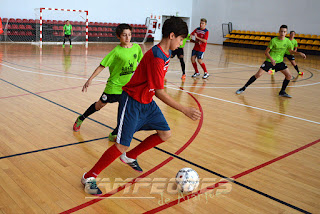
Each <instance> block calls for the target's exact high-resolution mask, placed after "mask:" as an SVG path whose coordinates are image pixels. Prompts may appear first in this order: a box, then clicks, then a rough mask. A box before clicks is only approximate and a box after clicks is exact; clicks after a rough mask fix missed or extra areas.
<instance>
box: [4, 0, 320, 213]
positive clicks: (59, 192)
mask: <svg viewBox="0 0 320 214" xmlns="http://www.w3.org/2000/svg"><path fill="white" fill-rule="evenodd" d="M19 2H20V3H21V5H22V2H23V1H22V0H18V3H19ZM311 2H312V3H311ZM11 4H12V2H11V3H10V2H9V1H6V0H5V1H4V3H3V5H4V6H5V7H4V8H7V9H4V8H0V18H1V20H2V22H1V23H2V31H3V32H2V34H0V88H1V89H0V106H1V111H0V115H1V123H0V148H1V150H0V153H1V157H0V172H1V173H0V195H1V200H0V213H3V214H5V213H10V214H11V213H14V214H15V213H28V214H29V213H219V214H220V213H223V214H224V213H320V211H319V210H320V205H319V202H320V167H319V166H320V158H319V153H320V99H319V97H320V43H319V42H320V31H319V29H320V25H319V23H318V22H317V21H316V20H319V19H320V16H319V13H318V8H319V7H320V4H319V2H318V1H317V0H312V1H308V2H305V1H298V0H294V1H289V0H284V1H281V2H278V1H275V0H272V1H268V2H265V1H249V0H243V1H233V0H228V1H222V0H218V1H210V0H187V1H185V0H184V1H182V0H178V1H174V2H173V1H169V0H164V1H163V3H162V4H161V5H159V4H158V3H157V4H156V3H152V2H151V3H150V1H147V0H139V1H137V2H136V3H135V6H132V3H131V1H128V0H125V1H123V2H121V7H123V8H121V7H120V5H119V4H120V2H110V3H107V2H105V1H97V3H94V4H92V5H90V4H88V3H87V2H85V1H77V3H75V2H64V1H61V0H58V1H55V3H44V2H40V1H38V0H32V1H30V5H28V6H26V7H25V8H22V6H20V7H21V8H18V9H15V8H14V5H11ZM23 4H25V3H23ZM28 4H29V3H28ZM107 4H110V8H108V9H105V6H104V5H107ZM269 4H271V5H275V6H272V7H273V9H270V10H268V11H269V12H268V15H269V16H270V17H269V19H270V21H266V20H265V19H268V15H266V14H264V13H265V12H262V11H266V8H267V7H269ZM168 5H169V6H168ZM41 7H43V8H42V9H41ZM54 8H60V9H59V10H58V9H57V10H55V9H54ZM63 8H64V9H63ZM103 8H104V9H103ZM209 8H212V10H210V9H209ZM299 8H303V10H304V11H305V12H304V13H303V14H302V13H301V12H299ZM67 9H74V10H77V11H70V10H67ZM104 10H105V11H104ZM259 11H260V12H259ZM283 11H284V12H283ZM290 11H291V12H292V13H291V12H290ZM119 13H122V14H121V15H119ZM172 15H174V16H178V17H182V19H183V21H185V22H186V23H187V25H188V30H189V33H192V31H193V30H194V29H196V28H198V27H199V23H200V19H201V18H206V20H207V24H206V29H207V30H208V31H209V37H208V39H207V46H206V50H205V53H204V55H203V58H202V60H203V62H204V63H205V65H206V69H207V71H208V73H209V74H210V76H209V77H208V78H206V79H203V78H202V77H203V75H204V71H203V69H202V67H201V66H200V65H199V63H198V62H197V63H198V69H199V72H200V76H197V77H191V76H192V75H193V74H194V73H195V70H194V67H193V65H192V63H191V55H192V50H193V48H194V43H192V42H189V41H187V42H186V44H185V46H184V48H183V50H184V54H183V55H184V62H185V72H186V78H185V79H181V76H182V72H181V64H180V60H179V59H178V58H177V56H175V57H174V58H171V59H170V64H169V68H168V71H167V73H166V75H165V79H166V81H165V83H164V91H165V92H166V93H167V94H168V95H169V96H171V97H172V98H173V99H174V100H175V101H176V102H178V103H180V104H182V105H183V106H191V107H194V108H196V109H197V110H198V111H200V113H201V117H200V119H199V120H195V121H193V120H191V119H190V118H188V117H186V116H185V115H184V114H183V113H181V112H179V111H177V110H175V109H173V108H172V107H170V106H168V105H166V104H165V103H164V102H162V101H161V100H160V99H158V98H157V97H156V96H154V97H153V99H154V101H155V102H156V103H157V105H158V106H159V107H160V109H161V111H162V113H163V115H164V117H165V118H166V120H167V122H168V124H169V126H170V129H171V138H170V139H169V140H167V141H166V142H164V143H162V144H159V145H157V146H156V147H154V148H151V149H150V150H148V151H146V152H144V153H142V154H141V155H140V156H139V157H138V160H139V164H140V167H141V168H142V169H143V172H142V173H139V172H137V171H134V170H133V169H131V168H130V167H129V166H128V165H127V164H124V163H122V162H121V161H120V160H119V158H117V159H116V160H115V161H114V162H112V163H111V164H110V165H109V166H108V167H107V168H106V169H104V170H103V171H102V172H101V173H100V174H99V175H98V177H97V178H96V181H97V183H96V184H97V186H98V187H99V188H100V189H101V191H102V194H100V195H91V194H88V193H86V192H85V191H84V186H83V185H82V184H81V178H82V176H83V174H84V173H85V172H88V171H89V170H90V169H91V167H93V166H94V165H95V164H96V162H97V161H98V160H99V158H100V157H101V156H102V154H103V153H104V152H105V151H106V150H107V149H108V148H110V147H112V146H114V144H115V143H114V142H111V141H110V139H109V133H110V132H112V131H113V129H114V128H115V127H116V126H117V115H118V103H108V104H107V105H106V106H105V107H103V108H102V109H101V110H100V111H97V112H95V113H94V114H92V115H90V116H89V117H87V118H86V120H85V122H84V123H83V124H82V125H81V129H80V131H74V130H73V125H74V123H75V120H76V119H77V117H78V116H79V115H81V114H83V113H84V111H85V110H86V109H87V108H88V107H89V106H90V105H91V104H92V103H94V102H96V101H97V100H99V98H100V96H101V94H102V92H103V91H104V89H105V87H106V82H107V80H108V78H109V76H110V73H109V69H108V68H105V69H104V70H103V71H102V72H101V73H100V74H99V75H98V76H96V77H95V78H94V79H93V81H92V83H91V85H90V86H89V87H88V88H87V92H82V88H83V85H84V84H85V83H86V81H87V80H88V78H89V77H90V76H91V74H92V73H93V72H94V71H95V69H96V68H97V66H99V65H100V63H101V61H102V59H104V57H105V56H106V55H108V54H109V53H110V52H111V51H112V50H113V49H114V48H116V46H117V45H118V44H120V43H119V39H117V37H116V34H115V29H116V27H117V26H118V25H119V24H120V23H128V24H130V25H131V26H132V27H133V28H132V37H131V43H137V44H139V46H140V47H141V50H142V52H143V54H145V53H146V52H147V51H148V50H149V49H151V48H152V47H153V46H154V45H157V44H158V43H159V42H160V40H161V39H162V36H161V28H162V26H163V24H164V22H165V20H167V19H169V18H170V17H171V16H172ZM39 20H41V21H39ZM66 20H70V23H71V25H72V26H73V27H72V28H73V32H72V34H71V42H72V46H70V44H69V40H66V41H65V46H62V45H63V39H64V38H67V37H65V33H66V31H67V30H65V28H64V25H65V21H66ZM306 22H308V23H307V24H306ZM283 24H285V25H288V32H287V33H288V36H289V33H290V31H292V30H294V31H295V33H296V34H295V39H296V40H298V47H297V48H298V51H299V52H303V53H305V54H306V56H307V57H306V59H303V58H302V57H300V56H299V55H298V54H296V55H295V62H296V64H297V65H298V66H299V70H300V72H302V73H303V75H301V74H300V75H299V74H298V72H297V71H296V69H295V67H294V66H293V65H292V64H291V63H290V61H289V60H288V59H287V58H286V57H284V62H285V64H286V65H287V67H288V68H289V71H290V73H291V74H292V77H291V79H290V83H289V85H288V87H287V89H286V92H287V93H288V94H290V95H291V96H292V98H288V97H281V96H279V95H278V93H279V91H280V89H281V87H282V84H283V80H284V75H283V74H282V73H281V72H280V71H279V72H275V73H274V74H273V73H271V72H265V73H264V74H263V75H262V76H261V77H260V78H258V79H257V80H256V81H255V82H254V83H253V84H252V85H250V86H248V87H247V88H246V90H245V92H243V93H241V94H236V91H237V90H238V89H239V88H241V87H243V86H244V84H245V83H246V82H247V81H248V79H249V78H250V77H251V76H252V75H254V74H255V73H256V72H257V71H258V70H259V68H260V66H261V65H262V63H263V62H264V61H265V59H266V56H265V49H266V48H267V46H268V45H269V42H270V40H271V39H273V38H275V37H277V36H279V33H278V31H279V27H280V26H281V25H283ZM63 29H64V30H63ZM277 33H278V34H277ZM252 36H253V37H252ZM257 36H258V38H257ZM268 38H269V39H268ZM287 38H289V37H287ZM141 63H142V61H141ZM121 131H122V130H121ZM123 131H125V130H123ZM154 133H155V131H139V132H136V133H135V134H134V136H133V140H132V141H131V145H130V148H129V150H130V149H132V148H134V147H135V146H137V145H139V144H140V143H141V142H142V141H144V139H146V138H147V137H148V136H149V135H151V134H154ZM129 150H128V151H129ZM182 168H191V169H193V170H195V171H196V172H197V174H198V176H199V180H198V183H197V185H198V186H197V187H196V188H195V189H194V190H192V191H190V192H184V193H182V192H180V191H179V186H178V185H177V183H176V175H177V173H178V172H179V170H180V169H182Z"/></svg>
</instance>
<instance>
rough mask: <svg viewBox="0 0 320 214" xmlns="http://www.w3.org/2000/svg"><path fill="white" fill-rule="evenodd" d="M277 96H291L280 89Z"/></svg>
mask: <svg viewBox="0 0 320 214" xmlns="http://www.w3.org/2000/svg"><path fill="white" fill-rule="evenodd" d="M279 96H280V97H287V98H291V96H290V95H289V94H287V93H286V92H285V91H280V92H279Z"/></svg>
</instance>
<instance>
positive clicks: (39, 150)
mask: <svg viewBox="0 0 320 214" xmlns="http://www.w3.org/2000/svg"><path fill="white" fill-rule="evenodd" d="M107 138H108V137H101V138H96V139H92V140H85V141H81V142H77V143H69V144H64V145H60V146H53V147H48V148H44V149H37V150H33V151H28V152H22V153H17V154H13V155H7V156H2V157H0V160H1V159H5V158H11V157H16V156H21V155H27V154H31V153H36V152H42V151H48V150H52V149H57V148H63V147H67V146H73V145H78V144H83V143H89V142H93V141H97V140H103V139H107Z"/></svg>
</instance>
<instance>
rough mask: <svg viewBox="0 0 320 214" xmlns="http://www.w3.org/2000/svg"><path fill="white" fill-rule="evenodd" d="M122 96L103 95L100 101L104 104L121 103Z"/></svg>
mask: <svg viewBox="0 0 320 214" xmlns="http://www.w3.org/2000/svg"><path fill="white" fill-rule="evenodd" d="M120 97H121V94H106V93H104V92H103V93H102V95H101V97H100V100H101V102H103V103H115V102H119V101H120Z"/></svg>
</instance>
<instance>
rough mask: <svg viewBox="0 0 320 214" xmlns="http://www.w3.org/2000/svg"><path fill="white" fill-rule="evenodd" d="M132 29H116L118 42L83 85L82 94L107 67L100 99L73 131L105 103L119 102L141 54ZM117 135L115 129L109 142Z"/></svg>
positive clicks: (76, 123) (122, 27)
mask: <svg viewBox="0 0 320 214" xmlns="http://www.w3.org/2000/svg"><path fill="white" fill-rule="evenodd" d="M131 32H132V27H131V26H130V25H128V24H120V25H118V26H117V28H116V35H117V37H118V39H119V40H120V44H119V45H117V46H116V47H115V48H114V49H113V50H112V51H111V52H110V53H109V54H108V55H107V56H106V57H105V58H104V59H103V60H102V61H101V63H100V65H99V66H98V67H97V68H96V70H95V71H94V72H93V74H92V75H91V76H90V78H89V79H88V81H87V82H86V83H85V84H84V86H83V88H82V92H86V91H87V88H88V87H89V86H90V84H91V82H92V80H93V78H95V77H96V76H97V75H98V74H99V73H100V72H101V71H102V70H103V69H104V68H105V67H109V72H110V77H109V79H108V81H107V84H106V87H105V89H104V92H103V93H102V95H101V97H100V99H99V100H98V101H97V102H95V103H93V104H92V105H91V106H90V107H89V108H88V109H87V110H86V111H85V113H84V114H82V115H80V116H79V117H78V118H77V119H76V122H75V123H74V125H73V130H74V131H76V132H77V131H79V130H80V126H81V124H82V122H83V121H84V119H85V118H87V117H88V116H89V115H91V114H93V113H94V112H96V111H99V110H100V109H101V108H103V107H104V106H105V105H106V104H107V103H114V102H119V99H120V96H121V93H122V86H124V85H125V84H127V83H128V82H129V80H130V79H131V76H132V74H133V72H134V71H135V70H136V68H137V64H138V63H139V62H140V61H141V59H142V56H143V53H142V50H141V47H140V46H139V45H138V44H132V43H131V42H130V41H131ZM116 135H117V128H116V129H115V130H114V131H113V132H112V133H110V135H109V140H111V141H114V140H115V138H116Z"/></svg>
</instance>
